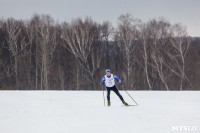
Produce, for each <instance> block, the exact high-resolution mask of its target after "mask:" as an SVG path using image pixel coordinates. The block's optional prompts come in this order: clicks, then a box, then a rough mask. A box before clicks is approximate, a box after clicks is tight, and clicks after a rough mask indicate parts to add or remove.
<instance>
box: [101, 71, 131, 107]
mask: <svg viewBox="0 0 200 133" xmlns="http://www.w3.org/2000/svg"><path fill="white" fill-rule="evenodd" d="M115 79H116V80H117V81H118V82H119V83H120V84H121V80H120V79H119V78H118V77H117V76H115V75H114V74H111V71H110V69H106V75H105V76H103V78H102V80H101V82H100V85H101V84H102V83H103V82H105V85H106V92H107V101H108V106H110V104H111V103H110V91H111V90H112V91H114V92H115V93H116V94H117V96H118V97H119V98H120V100H121V101H122V103H123V104H124V105H125V106H128V104H127V103H126V102H125V101H124V99H123V97H122V95H121V94H120V93H119V90H118V89H117V87H116V85H115Z"/></svg>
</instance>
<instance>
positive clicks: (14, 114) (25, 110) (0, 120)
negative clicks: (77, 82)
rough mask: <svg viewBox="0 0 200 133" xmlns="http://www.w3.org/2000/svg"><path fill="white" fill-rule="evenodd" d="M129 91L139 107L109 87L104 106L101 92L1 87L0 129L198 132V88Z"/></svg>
mask: <svg viewBox="0 0 200 133" xmlns="http://www.w3.org/2000/svg"><path fill="white" fill-rule="evenodd" d="M129 93H130V94H131V95H132V97H133V98H134V99H135V100H136V101H137V102H138V104H139V106H131V107H125V106H122V103H121V101H120V100H119V98H118V97H117V96H116V95H115V94H114V93H113V92H111V107H104V105H103V93H102V91H0V133H185V132H189V133H199V132H200V92H199V91H182V92H180V91H129ZM121 94H122V95H123V97H124V99H125V100H126V101H127V102H128V103H129V104H134V103H133V101H131V99H130V98H129V96H128V95H127V94H126V93H125V92H123V91H121ZM183 128H184V129H183ZM191 128H192V129H191ZM194 128H195V130H194Z"/></svg>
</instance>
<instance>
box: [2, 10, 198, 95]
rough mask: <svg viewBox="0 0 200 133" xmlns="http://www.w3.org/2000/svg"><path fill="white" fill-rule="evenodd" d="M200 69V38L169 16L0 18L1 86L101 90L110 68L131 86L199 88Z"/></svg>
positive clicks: (143, 87) (36, 15) (9, 88)
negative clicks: (114, 19) (100, 19)
mask: <svg viewBox="0 0 200 133" xmlns="http://www.w3.org/2000/svg"><path fill="white" fill-rule="evenodd" d="M199 68H200V38H199V37H190V35H188V33H187V27H186V26H184V24H181V23H175V24H172V23H171V22H169V21H168V20H167V19H165V18H164V17H160V18H157V19H155V18H152V19H149V20H148V21H147V22H144V21H142V20H141V19H139V18H135V17H134V16H133V15H132V14H123V15H120V16H119V17H118V19H117V26H116V27H114V26H113V24H112V23H111V22H109V21H106V20H105V21H104V22H102V23H99V22H96V21H95V20H93V19H92V18H91V17H85V18H75V19H72V20H69V21H67V20H66V21H64V22H57V21H55V20H54V18H52V17H51V16H50V15H38V14H35V15H34V16H33V17H32V18H30V19H27V20H17V19H15V18H7V19H4V18H1V19H0V90H102V89H103V88H104V87H103V86H100V84H99V83H100V81H101V79H102V77H103V76H104V75H105V70H106V69H111V73H113V74H115V75H117V76H118V77H119V78H120V79H121V80H122V83H123V85H124V86H125V88H126V89H127V90H167V91H169V90H200V89H199V86H200V82H199V80H200V71H199ZM116 84H117V83H116Z"/></svg>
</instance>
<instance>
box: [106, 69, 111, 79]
mask: <svg viewBox="0 0 200 133" xmlns="http://www.w3.org/2000/svg"><path fill="white" fill-rule="evenodd" d="M110 72H111V71H110V69H106V75H107V76H108V77H109V76H110Z"/></svg>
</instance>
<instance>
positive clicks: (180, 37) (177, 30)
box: [170, 24, 190, 90]
mask: <svg viewBox="0 0 200 133" xmlns="http://www.w3.org/2000/svg"><path fill="white" fill-rule="evenodd" d="M170 42H171V45H172V47H173V48H174V52H175V54H174V56H173V57H172V58H173V60H175V62H176V65H177V68H178V72H179V75H180V78H181V80H180V90H183V82H184V80H185V79H186V80H187V81H188V82H189V79H188V78H187V76H186V74H185V57H186V54H187V52H188V49H189V46H190V39H189V37H188V36H187V32H186V27H185V26H183V25H181V24H175V25H174V26H172V27H171V37H170ZM189 83H190V82H189Z"/></svg>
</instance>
